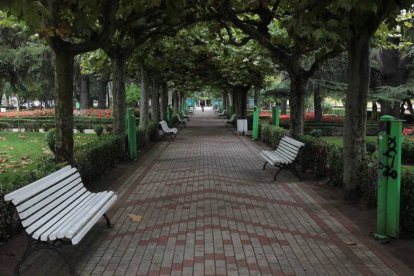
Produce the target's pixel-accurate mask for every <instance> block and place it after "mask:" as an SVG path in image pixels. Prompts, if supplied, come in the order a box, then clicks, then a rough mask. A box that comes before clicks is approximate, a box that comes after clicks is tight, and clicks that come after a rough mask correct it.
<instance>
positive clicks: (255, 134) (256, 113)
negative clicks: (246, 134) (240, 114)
mask: <svg viewBox="0 0 414 276" xmlns="http://www.w3.org/2000/svg"><path fill="white" fill-rule="evenodd" d="M252 139H253V140H257V139H259V108H258V107H257V106H256V107H255V108H254V111H253V133H252Z"/></svg>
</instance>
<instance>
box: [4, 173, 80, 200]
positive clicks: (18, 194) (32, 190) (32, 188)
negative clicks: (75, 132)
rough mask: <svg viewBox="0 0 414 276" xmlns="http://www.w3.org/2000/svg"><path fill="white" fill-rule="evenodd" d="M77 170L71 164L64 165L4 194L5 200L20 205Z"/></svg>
mask: <svg viewBox="0 0 414 276" xmlns="http://www.w3.org/2000/svg"><path fill="white" fill-rule="evenodd" d="M75 172H76V169H75V168H74V169H71V167H70V166H66V167H63V168H62V169H60V170H58V171H56V172H54V173H51V174H49V175H48V176H45V177H43V178H41V179H39V180H37V181H35V182H33V183H32V184H29V185H26V186H24V187H22V188H20V189H18V190H16V191H14V192H11V193H9V194H7V195H5V196H4V200H5V201H10V200H12V202H13V204H14V205H18V204H19V203H20V202H22V201H24V200H25V199H27V198H29V197H31V196H33V195H34V194H36V193H38V192H40V191H42V190H44V189H47V188H48V187H49V186H52V185H54V184H55V183H56V180H58V179H62V178H66V177H68V176H69V175H71V174H73V173H75Z"/></svg>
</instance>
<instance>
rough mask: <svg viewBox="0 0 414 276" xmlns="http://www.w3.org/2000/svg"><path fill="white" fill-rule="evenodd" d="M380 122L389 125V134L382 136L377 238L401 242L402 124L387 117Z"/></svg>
mask: <svg viewBox="0 0 414 276" xmlns="http://www.w3.org/2000/svg"><path fill="white" fill-rule="evenodd" d="M380 121H381V122H384V123H385V124H386V132H382V133H381V134H382V135H383V136H382V137H381V136H380V143H379V146H380V148H379V154H380V156H379V172H378V173H379V179H378V182H379V185H378V186H379V187H378V215H377V233H376V237H377V238H386V237H393V238H397V237H398V235H399V229H400V190H401V143H402V120H398V119H395V118H394V117H392V116H389V115H385V116H382V117H381V118H380ZM381 134H380V135H381ZM384 134H385V135H384ZM382 140H383V141H382Z"/></svg>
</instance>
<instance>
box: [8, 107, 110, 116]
mask: <svg viewBox="0 0 414 276" xmlns="http://www.w3.org/2000/svg"><path fill="white" fill-rule="evenodd" d="M73 114H74V115H75V116H86V117H97V118H112V110H111V109H82V110H74V111H73ZM54 115H55V110H54V109H38V110H33V111H11V112H0V118H22V117H46V116H54Z"/></svg>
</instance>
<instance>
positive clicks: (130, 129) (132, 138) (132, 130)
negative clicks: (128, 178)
mask: <svg viewBox="0 0 414 276" xmlns="http://www.w3.org/2000/svg"><path fill="white" fill-rule="evenodd" d="M126 123H127V137H128V152H129V158H131V159H137V127H136V123H135V115H134V109H129V110H127V114H126Z"/></svg>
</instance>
